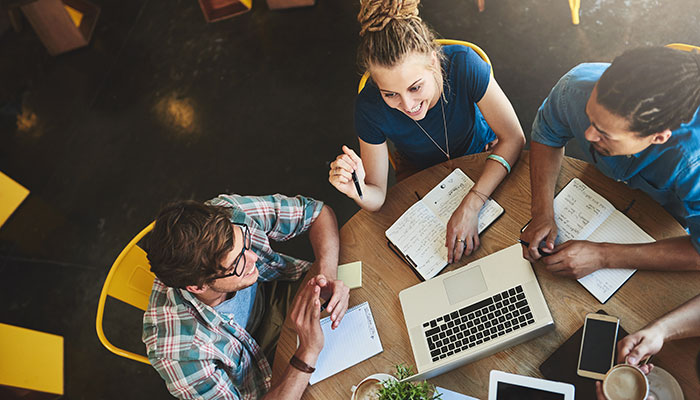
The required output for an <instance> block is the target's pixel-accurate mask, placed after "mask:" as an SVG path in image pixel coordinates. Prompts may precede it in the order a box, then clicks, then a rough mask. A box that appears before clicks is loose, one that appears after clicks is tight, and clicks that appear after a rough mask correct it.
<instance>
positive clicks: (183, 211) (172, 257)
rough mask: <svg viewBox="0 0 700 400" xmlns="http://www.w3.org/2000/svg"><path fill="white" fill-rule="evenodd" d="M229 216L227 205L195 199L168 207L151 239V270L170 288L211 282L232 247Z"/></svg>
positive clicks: (162, 212) (158, 219) (159, 217)
mask: <svg viewBox="0 0 700 400" xmlns="http://www.w3.org/2000/svg"><path fill="white" fill-rule="evenodd" d="M230 218H231V212H230V210H228V209H227V208H226V207H219V206H211V205H206V204H202V203H199V202H196V201H193V200H184V201H178V202H174V203H170V204H168V205H167V206H165V207H164V208H163V209H162V210H161V211H160V213H159V214H158V218H156V225H155V227H154V228H153V231H152V232H151V234H150V236H149V238H148V243H147V249H148V261H150V263H151V271H152V272H153V273H154V274H155V275H156V276H157V277H158V279H160V280H161V281H162V282H163V283H164V284H166V285H167V286H170V287H177V288H185V287H186V286H189V285H196V286H198V287H201V286H202V285H203V284H204V283H206V282H208V281H210V280H211V279H212V278H213V277H214V276H216V275H218V274H220V272H221V271H222V269H223V268H222V267H221V260H222V259H223V258H224V257H225V256H226V254H227V253H228V252H230V251H231V249H232V248H233V239H234V233H233V227H232V226H231V219H230Z"/></svg>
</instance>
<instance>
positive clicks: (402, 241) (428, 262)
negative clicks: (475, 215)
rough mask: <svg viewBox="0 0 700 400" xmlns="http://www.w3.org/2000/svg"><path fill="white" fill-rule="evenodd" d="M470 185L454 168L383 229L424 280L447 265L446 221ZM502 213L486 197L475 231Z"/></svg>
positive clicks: (472, 183)
mask: <svg viewBox="0 0 700 400" xmlns="http://www.w3.org/2000/svg"><path fill="white" fill-rule="evenodd" d="M472 186H474V181H472V180H471V179H469V177H468V176H467V175H466V174H465V173H464V172H462V170H461V169H459V168H457V169H455V170H454V171H452V173H450V175H448V176H447V177H446V178H445V179H443V180H442V182H440V183H439V184H438V185H437V186H435V187H434V188H433V189H432V190H431V191H430V192H428V194H426V195H425V197H424V198H423V199H422V200H420V201H418V202H416V203H415V204H413V205H412V206H411V207H410V208H409V209H408V210H406V212H404V213H403V215H401V217H399V219H397V220H396V222H395V223H394V224H393V225H392V226H391V227H389V229H387V231H386V233H385V234H386V237H387V239H389V240H390V241H391V243H393V244H394V245H395V246H396V247H397V248H398V249H399V250H400V251H401V252H402V253H403V254H404V255H406V256H407V258H409V259H410V260H411V261H412V262H413V263H414V264H415V268H416V270H417V271H418V273H419V274H420V275H421V276H422V277H423V278H424V279H426V280H427V279H430V278H432V277H434V276H435V275H437V274H438V273H439V272H440V271H442V269H443V268H445V266H447V248H446V247H445V237H446V235H447V223H448V222H449V220H450V217H451V216H452V213H454V211H455V210H456V209H457V207H458V206H459V204H460V203H461V202H462V200H463V199H464V196H466V195H467V193H468V192H469V189H471V188H472ZM502 213H503V207H501V206H500V205H499V204H498V203H496V202H495V201H493V200H491V199H489V200H488V201H487V202H486V203H485V204H484V206H483V207H482V208H481V211H479V223H478V232H479V233H481V232H483V230H484V229H486V228H487V227H488V226H489V225H491V223H493V221H495V220H496V218H498V217H499V216H500V215H501V214H502Z"/></svg>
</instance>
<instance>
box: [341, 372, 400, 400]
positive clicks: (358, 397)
mask: <svg viewBox="0 0 700 400" xmlns="http://www.w3.org/2000/svg"><path fill="white" fill-rule="evenodd" d="M386 380H390V381H396V380H397V379H396V378H395V377H393V376H391V375H389V374H373V375H370V376H368V377H366V378H365V379H363V380H361V381H360V383H358V384H357V385H356V386H353V387H352V389H350V390H351V391H352V397H350V399H351V400H376V399H377V398H378V396H377V391H378V390H379V389H381V388H382V384H381V382H382V381H386Z"/></svg>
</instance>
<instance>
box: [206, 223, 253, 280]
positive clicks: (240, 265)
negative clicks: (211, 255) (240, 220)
mask: <svg viewBox="0 0 700 400" xmlns="http://www.w3.org/2000/svg"><path fill="white" fill-rule="evenodd" d="M234 225H236V226H238V227H240V228H241V232H243V249H241V252H240V254H238V255H237V256H236V259H235V260H233V272H230V273H228V274H225V275H221V276H215V277H214V279H221V278H228V277H229V276H241V275H243V271H245V265H246V262H247V261H246V258H245V252H246V250H250V244H251V242H252V239H253V238H252V236H251V235H250V228H248V225H244V224H240V225H239V224H234ZM241 260H243V262H241Z"/></svg>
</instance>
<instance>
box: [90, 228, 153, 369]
mask: <svg viewBox="0 0 700 400" xmlns="http://www.w3.org/2000/svg"><path fill="white" fill-rule="evenodd" d="M154 225H155V222H152V223H151V224H150V225H148V226H147V227H146V228H144V229H143V230H142V231H141V232H139V234H138V235H136V236H135V237H134V238H133V239H131V241H130V242H129V244H127V245H126V247H125V248H124V250H122V252H121V253H119V256H118V257H117V259H116V260H115V261H114V264H112V268H111V269H110V270H109V273H108V274H107V279H105V283H104V285H103V286H102V293H100V300H99V302H98V304H97V318H96V319H95V327H96V329H97V337H98V338H99V339H100V342H101V343H102V345H103V346H105V347H106V348H107V350H109V351H111V352H112V353H114V354H116V355H119V356H122V357H126V358H130V359H132V360H136V361H140V362H142V363H145V364H150V363H149V362H148V358H146V357H144V356H142V355H140V354H136V353H132V352H130V351H128V350H124V349H121V348H119V347H116V346H115V345H113V344H112V343H110V342H109V340H107V337H105V334H104V331H103V330H102V318H103V316H104V308H105V302H106V301H107V296H111V297H114V298H116V299H118V300H121V301H123V302H125V303H127V304H130V305H132V306H134V307H136V308H139V309H141V310H143V311H146V308H147V307H148V298H149V297H150V295H151V288H152V287H153V280H154V279H155V275H153V273H152V272H151V267H150V264H149V263H148V259H147V258H146V252H145V251H143V249H141V248H140V247H139V246H138V245H137V243H138V242H139V241H140V240H141V239H142V238H143V237H144V236H145V235H146V234H147V233H148V232H150V231H151V230H152V229H153V226H154Z"/></svg>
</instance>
